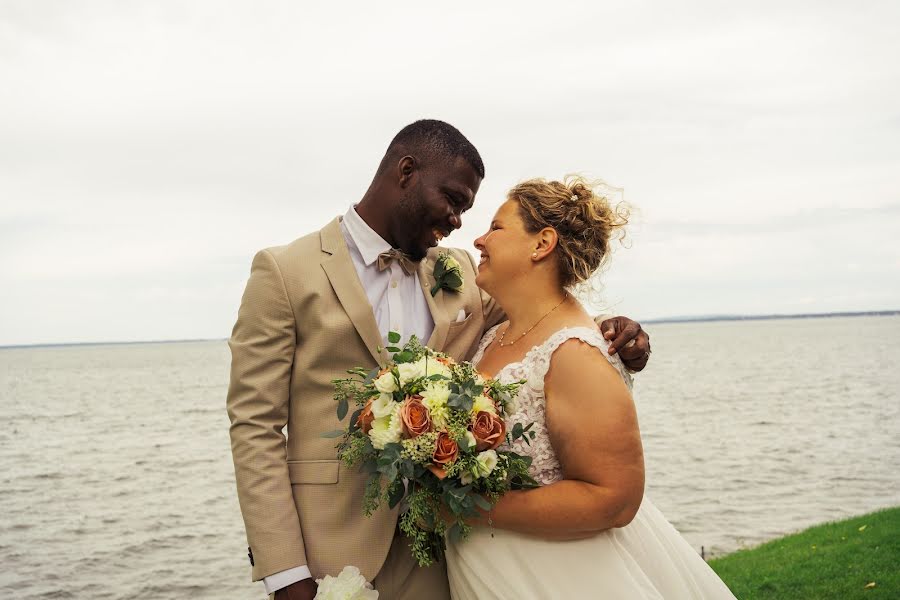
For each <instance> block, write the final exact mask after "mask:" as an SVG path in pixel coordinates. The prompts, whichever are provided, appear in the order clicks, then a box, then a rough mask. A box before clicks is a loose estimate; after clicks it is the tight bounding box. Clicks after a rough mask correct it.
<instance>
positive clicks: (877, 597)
mask: <svg viewBox="0 0 900 600" xmlns="http://www.w3.org/2000/svg"><path fill="white" fill-rule="evenodd" d="M709 564H710V566H711V567H712V568H713V569H714V570H715V571H716V573H718V574H719V577H721V578H722V579H723V580H724V581H725V583H727V584H728V587H729V588H731V591H732V592H734V595H735V596H737V597H738V598H739V600H763V599H765V600H832V599H833V600H853V599H854V598H864V599H870V600H882V599H883V600H888V599H890V600H898V599H900V507H897V508H889V509H887V510H882V511H879V512H875V513H872V514H869V515H865V516H862V517H856V518H853V519H848V520H846V521H840V522H837V523H827V524H825V525H819V526H817V527H813V528H811V529H807V530H806V531H803V532H801V533H797V534H794V535H789V536H787V537H784V538H781V539H778V540H774V541H771V542H768V543H766V544H763V545H762V546H758V547H756V548H750V549H747V550H740V551H738V552H735V553H734V554H729V555H727V556H723V557H722V558H718V559H716V560H713V561H710V563H709ZM872 582H874V583H875V586H874V587H869V588H867V587H866V586H867V585H868V584H871V583H872Z"/></svg>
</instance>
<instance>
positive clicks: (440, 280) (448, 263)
mask: <svg viewBox="0 0 900 600" xmlns="http://www.w3.org/2000/svg"><path fill="white" fill-rule="evenodd" d="M462 289H463V277H462V267H461V266H460V265H459V261H457V260H456V259H455V258H453V257H452V256H450V253H449V252H444V253H443V254H441V255H440V256H438V259H437V262H436V263H434V287H432V288H431V295H432V296H437V293H438V292H439V291H440V290H450V291H452V292H460V291H462Z"/></svg>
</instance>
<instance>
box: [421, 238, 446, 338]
mask: <svg viewBox="0 0 900 600" xmlns="http://www.w3.org/2000/svg"><path fill="white" fill-rule="evenodd" d="M437 257H438V253H437V251H432V252H429V253H428V256H427V257H426V258H425V259H424V260H423V261H422V262H420V263H419V281H420V282H421V283H422V292H423V293H424V294H425V300H426V301H427V302H428V310H430V311H431V318H432V319H433V320H434V331H432V332H431V337H430V338H429V339H428V343H427V344H426V345H427V346H428V347H429V348H432V349H434V350H437V351H440V350H442V349H443V347H444V344H445V343H446V342H447V331H448V330H449V329H450V319H449V318H448V317H447V310H446V307H445V306H444V293H445V292H444V290H438V293H437V295H435V296H432V295H431V288H432V287H433V286H434V263H435V262H436V261H437Z"/></svg>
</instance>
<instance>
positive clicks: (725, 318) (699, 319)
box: [0, 310, 900, 351]
mask: <svg viewBox="0 0 900 600" xmlns="http://www.w3.org/2000/svg"><path fill="white" fill-rule="evenodd" d="M896 316H900V310H873V311H858V312H835V313H798V314H772V315H701V316H694V317H691V316H687V317H663V318H659V319H646V320H643V321H641V323H642V324H644V325H662V324H667V323H719V322H730V321H789V320H801V319H839V318H856V317H896ZM226 341H228V338H227V337H224V338H183V339H163V340H135V341H122V340H118V341H117V340H113V341H100V342H49V343H38V344H8V345H0V351H2V350H25V349H32V348H33V349H37V348H71V347H89V346H137V345H142V344H192V343H198V342H226Z"/></svg>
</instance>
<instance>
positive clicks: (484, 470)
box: [475, 450, 498, 477]
mask: <svg viewBox="0 0 900 600" xmlns="http://www.w3.org/2000/svg"><path fill="white" fill-rule="evenodd" d="M497 460H498V458H497V451H496V450H485V451H484V452H481V453H479V454H478V456H477V457H476V458H475V471H476V474H477V476H478V477H487V476H488V475H490V474H491V473H492V472H493V471H494V468H495V467H496V466H497Z"/></svg>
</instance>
